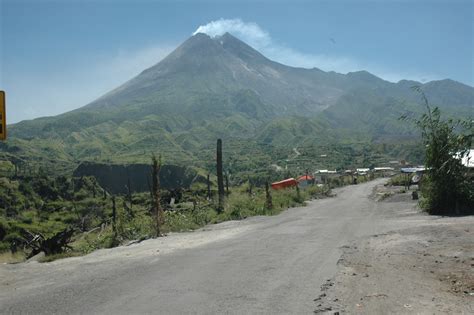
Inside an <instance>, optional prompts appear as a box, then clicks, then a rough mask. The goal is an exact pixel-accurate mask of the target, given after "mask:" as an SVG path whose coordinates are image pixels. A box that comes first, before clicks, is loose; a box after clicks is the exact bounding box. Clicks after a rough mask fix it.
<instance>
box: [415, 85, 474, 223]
mask: <svg viewBox="0 0 474 315" xmlns="http://www.w3.org/2000/svg"><path fill="white" fill-rule="evenodd" d="M416 89H417V91H419V92H420V93H421V95H422V98H423V101H424V105H425V108H426V112H425V113H424V114H423V115H422V116H421V117H420V118H419V119H416V120H415V123H416V125H417V126H418V127H419V129H420V130H421V135H422V141H423V144H424V146H425V148H426V149H425V166H426V168H427V174H426V176H425V177H424V181H423V185H422V193H423V196H424V198H425V200H424V201H423V202H422V203H421V205H422V206H424V208H425V209H426V211H428V212H429V213H430V214H443V215H449V214H461V213H465V214H474V197H473V191H474V184H473V182H472V180H470V179H469V177H468V175H467V170H466V168H465V167H464V166H463V165H462V164H461V160H460V158H461V157H463V156H464V155H465V154H466V153H467V152H468V149H469V148H470V147H471V145H472V138H473V137H474V132H473V130H474V125H473V120H472V119H468V120H466V121H453V120H451V119H448V120H442V119H441V112H440V110H439V109H438V108H437V107H435V108H434V109H432V108H431V107H430V105H429V103H428V100H427V98H426V96H425V95H424V93H423V92H422V91H421V90H420V89H419V88H416Z"/></svg>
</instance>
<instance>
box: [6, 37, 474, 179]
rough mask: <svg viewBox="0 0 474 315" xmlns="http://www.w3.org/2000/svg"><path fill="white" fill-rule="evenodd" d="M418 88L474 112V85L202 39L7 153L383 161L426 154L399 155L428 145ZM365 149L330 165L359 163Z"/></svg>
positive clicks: (55, 159)
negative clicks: (304, 63) (280, 59)
mask: <svg viewBox="0 0 474 315" xmlns="http://www.w3.org/2000/svg"><path fill="white" fill-rule="evenodd" d="M414 85H418V86H421V88H422V89H423V90H424V91H425V93H426V94H427V96H428V98H429V99H430V102H431V103H432V104H434V105H437V106H440V108H441V109H442V110H443V112H444V113H448V114H449V115H451V116H453V117H466V116H472V114H473V108H474V88H472V87H470V86H466V85H463V84H461V83H458V82H455V81H451V80H442V81H433V82H429V83H426V84H421V83H419V82H414V81H400V82H398V83H391V82H388V81H384V80H382V79H380V78H378V77H376V76H374V75H372V74H370V73H368V72H365V71H360V72H353V73H348V74H347V75H344V74H339V73H335V72H324V71H321V70H319V69H316V68H314V69H302V68H293V67H288V66H285V65H282V64H279V63H276V62H273V61H271V60H269V59H267V58H266V57H264V56H263V55H261V54H260V53H259V52H257V51H256V50H254V49H253V48H251V47H250V46H248V45H246V44H245V43H243V42H242V41H240V40H238V39H237V38H235V37H233V36H232V35H230V34H225V35H223V36H221V37H216V38H211V37H209V36H207V35H204V34H197V35H195V36H193V37H191V38H189V39H188V40H187V41H186V42H184V43H183V44H182V45H181V46H179V47H178V48H177V49H176V50H175V51H174V52H172V53H171V54H170V55H169V56H168V57H166V58H165V59H163V60H162V61H161V62H159V63H158V64H156V65H155V66H153V67H151V68H149V69H146V70H145V71H143V72H142V73H141V74H140V75H138V76H137V77H135V78H133V79H132V80H130V81H129V82H127V83H125V84H124V85H122V86H120V87H118V88H117V89H115V90H113V91H111V92H109V93H107V94H105V95H104V96H103V97H101V98H99V99H97V100H96V101H94V102H92V103H90V104H88V105H86V106H84V107H82V108H80V109H77V110H74V111H71V112H68V113H65V114H62V115H59V116H55V117H45V118H39V119H35V120H31V121H23V122H20V123H17V124H15V125H12V126H10V132H9V134H10V139H9V140H8V141H7V142H5V143H2V144H0V153H1V154H3V157H4V158H7V159H19V160H21V161H22V162H24V163H27V164H32V165H42V166H46V167H50V168H51V169H53V170H59V171H71V170H72V169H73V168H75V166H77V165H78V163H79V162H80V161H95V162H104V163H111V162H115V163H144V162H148V161H149V157H150V154H151V153H153V152H155V153H156V152H160V153H161V154H162V155H163V157H164V160H165V161H166V163H171V164H186V165H189V164H192V165H193V166H197V167H201V168H211V166H212V163H213V162H212V161H213V158H214V157H213V154H214V145H215V140H216V139H217V138H222V139H224V143H225V149H226V150H227V155H228V157H229V158H231V159H234V160H235V161H241V162H235V163H237V164H238V165H237V166H236V168H237V169H239V170H241V171H244V168H245V167H254V168H262V167H263V168H268V167H270V165H272V164H275V163H278V162H279V161H280V160H287V159H291V158H292V155H293V154H294V148H314V149H313V150H312V153H308V155H307V159H309V160H311V159H313V162H314V163H316V161H317V159H316V158H317V157H318V156H319V155H320V154H322V153H320V152H322V151H325V150H327V148H328V147H331V148H332V149H331V150H335V149H334V147H337V146H339V145H340V146H345V147H351V146H352V147H358V146H359V147H364V148H365V149H364V150H369V151H371V152H376V151H377V150H378V149H377V148H378V146H379V145H381V144H385V147H384V150H383V152H380V153H381V154H382V155H383V157H384V158H383V159H379V160H380V163H383V161H384V159H385V160H388V159H389V158H406V157H407V156H408V157H417V156H418V157H419V154H418V153H417V150H416V149H415V150H414V151H411V149H410V150H408V149H404V150H399V148H400V146H402V147H403V146H404V147H405V148H416V145H415V144H413V141H414V139H415V138H414V130H413V129H412V128H411V127H410V126H408V125H407V123H406V122H401V121H399V119H398V118H399V117H400V116H401V115H402V114H407V113H408V114H416V113H419V112H420V110H421V106H420V105H419V104H418V103H419V95H417V94H416V93H414V92H413V91H412V89H411V87H412V86H414ZM336 151H337V150H336ZM379 151H380V150H379ZM334 152H335V151H334ZM359 153H360V152H359ZM359 153H355V152H353V154H354V156H353V157H352V160H351V161H348V160H347V158H345V159H343V158H338V159H337V160H336V159H335V160H334V161H330V162H329V161H325V162H321V164H322V166H326V167H335V166H342V164H348V163H349V164H350V163H356V162H357V161H358V160H357V159H358V156H357V154H359ZM397 154H403V156H397ZM344 161H345V162H344ZM239 163H240V164H239ZM357 163H358V162H357ZM306 164H309V162H308V163H306ZM316 164H317V163H316Z"/></svg>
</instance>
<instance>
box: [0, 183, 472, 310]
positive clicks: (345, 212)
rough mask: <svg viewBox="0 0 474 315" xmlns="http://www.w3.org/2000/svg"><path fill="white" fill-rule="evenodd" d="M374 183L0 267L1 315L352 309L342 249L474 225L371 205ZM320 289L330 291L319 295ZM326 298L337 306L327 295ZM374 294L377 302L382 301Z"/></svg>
mask: <svg viewBox="0 0 474 315" xmlns="http://www.w3.org/2000/svg"><path fill="white" fill-rule="evenodd" d="M381 183H382V181H380V180H378V181H373V182H370V183H366V184H361V185H357V186H350V187H345V188H342V189H339V190H336V193H337V197H334V198H328V199H323V200H316V201H312V202H309V203H308V206H307V207H301V208H295V209H290V210H288V211H285V212H284V213H282V214H280V215H278V216H274V217H254V218H250V219H247V220H243V221H238V222H226V223H223V224H218V225H213V226H209V227H206V228H204V229H202V230H199V231H196V232H192V233H182V234H173V235H170V236H168V237H166V238H162V239H158V240H148V241H145V242H142V243H140V244H136V245H131V246H126V247H120V248H115V249H110V250H100V251H97V252H95V253H93V254H90V255H88V256H85V257H77V258H69V259H64V260H59V261H55V262H52V263H44V264H40V263H24V264H18V265H2V266H0V312H1V313H20V312H27V313H34V314H39V313H43V314H46V313H47V314H50V313H111V314H112V313H113V314H132V313H133V314H137V313H160V314H177V313H179V314H190V313H193V314H210V313H219V314H222V313H231V314H232V313H235V314H246V313H272V314H275V313H280V314H310V313H313V312H314V311H315V310H316V311H324V310H327V311H329V310H331V311H332V310H336V309H340V310H352V309H350V308H349V306H348V305H346V304H345V303H344V302H343V301H342V299H344V297H345V296H344V294H345V293H344V292H343V290H342V291H337V292H330V290H329V289H331V290H332V289H333V288H336V287H339V286H340V287H342V288H344V287H350V283H348V281H352V279H349V280H347V279H344V277H342V276H341V275H342V273H341V272H346V271H347V270H345V269H344V268H349V267H348V266H344V265H342V266H341V260H340V258H341V255H343V258H344V257H346V258H347V259H348V256H347V255H349V253H348V252H347V251H348V249H351V248H352V249H354V247H357V245H356V244H362V243H364V242H366V240H367V239H370V237H371V236H372V237H373V235H383V234H384V233H388V232H390V231H396V230H400V229H407V228H415V227H417V228H420V227H429V226H439V225H442V224H457V222H458V221H459V220H463V221H462V223H463V224H466V223H470V224H473V223H474V219H473V218H470V217H467V218H450V219H439V218H436V217H428V216H425V215H422V214H419V213H418V212H417V211H416V210H415V209H414V204H413V202H411V201H409V200H399V201H396V200H395V201H392V202H376V201H374V200H373V199H372V198H370V197H369V196H370V195H371V194H372V192H373V189H374V187H375V185H377V184H381ZM457 220H458V221H457ZM467 233H468V234H469V232H467ZM355 252H357V250H355V251H354V250H353V251H352V253H355ZM344 255H345V256H344ZM338 261H339V264H338ZM387 268H389V267H387ZM363 272H367V273H368V272H370V271H367V270H366V271H363ZM377 272H383V270H382V271H380V270H379V271H377ZM354 273H355V272H354ZM334 279H336V281H334ZM374 279H375V278H374ZM420 279H421V278H420ZM371 280H373V279H372V278H371ZM420 281H422V280H420ZM322 285H323V287H322ZM397 285H398V286H402V285H403V283H398V284H397ZM352 288H356V286H354V285H353V284H352ZM365 289H367V290H369V289H370V288H365ZM321 290H323V291H321ZM469 290H470V289H469ZM362 291H363V289H360V292H361V294H363V292H362ZM322 292H327V294H326V293H324V294H325V296H324V297H321V294H322ZM373 293H374V294H375V293H378V292H373ZM448 293H449V292H448ZM380 294H385V295H387V296H389V293H387V292H382V293H380ZM442 294H445V293H440V295H442ZM332 295H333V296H334V299H333V300H336V302H337V303H336V302H333V300H331V301H328V297H329V296H332ZM336 295H337V296H338V297H336ZM318 297H319V299H318ZM315 299H316V301H315ZM468 299H469V300H466V301H467V302H469V301H471V300H470V297H468ZM378 300H379V304H377V305H379V307H380V306H383V305H384V303H385V304H386V303H387V301H386V300H384V299H383V298H379V299H378ZM455 301H457V300H455ZM461 301H464V300H461ZM329 302H332V303H329ZM350 303H353V301H352V300H350ZM407 303H408V302H403V301H398V302H394V303H393V305H392V308H391V309H390V310H392V311H394V312H397V310H400V312H403V311H407V308H404V304H407ZM351 305H352V304H351ZM410 305H413V302H410ZM398 307H400V308H399V309H398ZM410 307H411V306H410ZM379 309H380V308H379ZM414 309H415V310H417V309H416V308H414ZM355 310H357V309H355ZM371 310H378V309H377V307H376V306H374V308H372V309H371ZM412 310H413V309H409V310H408V311H412ZM421 310H422V309H421ZM418 311H419V309H418Z"/></svg>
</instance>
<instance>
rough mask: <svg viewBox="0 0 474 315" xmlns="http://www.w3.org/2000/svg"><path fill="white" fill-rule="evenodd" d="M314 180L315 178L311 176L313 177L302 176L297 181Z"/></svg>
mask: <svg viewBox="0 0 474 315" xmlns="http://www.w3.org/2000/svg"><path fill="white" fill-rule="evenodd" d="M313 179H314V177H313V176H311V175H302V176H300V177H298V179H297V180H298V181H302V180H313Z"/></svg>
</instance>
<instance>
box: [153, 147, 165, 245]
mask: <svg viewBox="0 0 474 315" xmlns="http://www.w3.org/2000/svg"><path fill="white" fill-rule="evenodd" d="M151 159H152V172H151V180H152V188H151V198H152V200H151V202H152V213H153V216H154V219H155V236H156V237H159V236H162V234H161V233H162V231H161V227H162V225H163V224H164V213H163V208H162V207H161V204H160V200H161V196H160V169H161V156H159V158H158V159H157V158H156V156H155V155H153V156H152V158H151Z"/></svg>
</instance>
